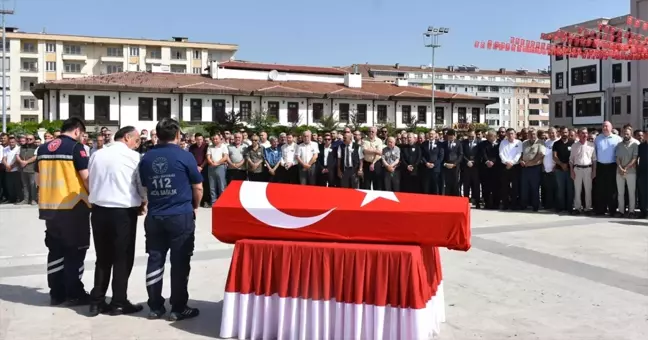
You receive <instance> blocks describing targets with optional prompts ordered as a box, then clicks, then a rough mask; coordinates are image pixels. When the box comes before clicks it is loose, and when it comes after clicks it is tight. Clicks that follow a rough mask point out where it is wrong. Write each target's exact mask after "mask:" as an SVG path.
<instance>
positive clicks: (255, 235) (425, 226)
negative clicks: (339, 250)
mask: <svg viewBox="0 0 648 340" xmlns="http://www.w3.org/2000/svg"><path fill="white" fill-rule="evenodd" d="M212 233H213V235H214V236H215V237H216V238H217V239H218V240H220V241H221V242H225V243H235V242H236V241H238V240H243V239H266V240H285V241H324V242H358V243H363V242H365V243H386V244H419V245H432V246H437V247H447V248H449V249H455V250H464V251H467V250H468V249H470V204H469V202H468V199H467V198H463V197H449V196H436V195H419V194H406V193H393V192H387V191H370V190H366V191H365V190H355V189H342V188H326V187H317V186H306V185H289V184H276V183H265V182H250V181H244V182H241V181H234V182H232V183H230V184H229V185H228V186H227V189H226V190H225V192H224V193H223V195H222V196H221V197H220V198H218V200H217V201H216V204H214V206H213V208H212Z"/></svg>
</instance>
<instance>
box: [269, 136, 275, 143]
mask: <svg viewBox="0 0 648 340" xmlns="http://www.w3.org/2000/svg"><path fill="white" fill-rule="evenodd" d="M268 140H269V141H270V142H274V141H276V140H277V137H275V136H270V138H268Z"/></svg>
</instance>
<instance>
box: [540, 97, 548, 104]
mask: <svg viewBox="0 0 648 340" xmlns="http://www.w3.org/2000/svg"><path fill="white" fill-rule="evenodd" d="M541 102H542V104H543V105H547V104H549V98H542V100H541Z"/></svg>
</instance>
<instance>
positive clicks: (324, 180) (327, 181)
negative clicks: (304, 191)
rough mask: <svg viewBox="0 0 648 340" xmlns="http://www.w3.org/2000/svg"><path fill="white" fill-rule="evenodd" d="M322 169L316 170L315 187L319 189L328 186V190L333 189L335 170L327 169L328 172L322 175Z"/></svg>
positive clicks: (335, 176)
mask: <svg viewBox="0 0 648 340" xmlns="http://www.w3.org/2000/svg"><path fill="white" fill-rule="evenodd" d="M322 170H324V169H322V168H320V167H318V168H317V185H318V186H321V187H325V186H328V187H329V188H332V187H335V186H336V185H337V183H336V182H337V181H336V180H335V179H336V178H337V170H336V169H329V170H328V172H325V173H322Z"/></svg>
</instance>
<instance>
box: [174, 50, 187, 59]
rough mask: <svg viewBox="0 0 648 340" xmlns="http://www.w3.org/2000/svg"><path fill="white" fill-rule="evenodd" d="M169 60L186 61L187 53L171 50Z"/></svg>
mask: <svg viewBox="0 0 648 340" xmlns="http://www.w3.org/2000/svg"><path fill="white" fill-rule="evenodd" d="M171 59H174V60H185V59H187V53H186V52H185V50H182V49H172V50H171Z"/></svg>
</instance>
